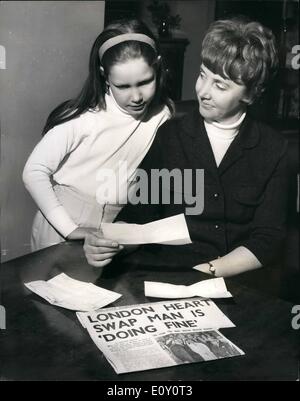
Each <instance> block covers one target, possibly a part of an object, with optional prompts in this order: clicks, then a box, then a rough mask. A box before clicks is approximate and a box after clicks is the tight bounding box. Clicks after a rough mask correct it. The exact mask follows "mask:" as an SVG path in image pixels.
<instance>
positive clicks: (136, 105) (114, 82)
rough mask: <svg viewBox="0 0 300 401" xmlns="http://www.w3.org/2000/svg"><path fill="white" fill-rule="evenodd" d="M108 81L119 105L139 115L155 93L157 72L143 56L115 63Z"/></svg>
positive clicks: (135, 115)
mask: <svg viewBox="0 0 300 401" xmlns="http://www.w3.org/2000/svg"><path fill="white" fill-rule="evenodd" d="M107 83H108V84H109V86H110V89H111V92H112V94H113V96H114V98H115V100H116V102H117V103H118V105H119V106H120V107H122V109H125V110H126V111H127V112H128V113H129V114H131V115H132V116H133V117H139V116H141V115H142V114H143V113H144V111H145V109H146V108H147V106H148V105H149V103H150V102H151V100H152V99H153V97H154V95H155V91H156V73H155V70H154V68H152V67H150V66H149V65H148V64H147V62H146V61H145V60H144V59H143V58H136V59H133V60H128V61H126V62H122V63H118V64H115V65H113V66H112V67H111V68H110V71H109V75H108V79H107Z"/></svg>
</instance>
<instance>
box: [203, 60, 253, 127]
mask: <svg viewBox="0 0 300 401" xmlns="http://www.w3.org/2000/svg"><path fill="white" fill-rule="evenodd" d="M196 93H197V97H198V101H199V105H200V106H199V111H200V114H201V115H202V117H203V118H204V119H205V120H206V121H208V122H211V121H216V122H218V123H223V124H232V123H234V122H235V121H237V120H238V119H239V117H240V116H241V114H242V113H243V112H244V111H245V109H246V105H247V103H249V99H248V97H247V89H246V87H245V86H244V85H238V84H236V83H235V82H233V81H231V80H230V79H224V78H223V77H221V76H220V75H217V74H214V73H213V72H211V71H210V70H209V69H208V68H206V67H205V65H204V64H202V65H201V67H200V75H199V78H198V80H197V82H196Z"/></svg>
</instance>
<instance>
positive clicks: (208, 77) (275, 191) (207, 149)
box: [85, 19, 287, 277]
mask: <svg viewBox="0 0 300 401" xmlns="http://www.w3.org/2000/svg"><path fill="white" fill-rule="evenodd" d="M201 58H202V62H201V67H200V74H199V78H198V80H197V82H196V92H197V97H198V101H199V109H197V110H194V111H193V112H191V113H190V114H188V115H186V116H185V117H183V118H180V119H172V120H170V121H168V122H166V123H165V124H164V125H163V126H162V127H160V129H159V132H158V134H157V136H156V138H155V141H154V142H153V144H152V146H151V149H150V151H149V152H148V154H147V155H146V157H145V159H144V160H143V162H142V165H141V166H140V167H141V169H144V170H146V172H147V173H148V174H150V172H151V170H153V169H163V168H164V169H167V170H169V171H170V170H172V169H174V168H177V169H179V170H180V171H181V172H182V173H183V172H184V171H186V170H187V169H192V171H194V172H195V171H196V169H202V170H203V171H204V209H203V212H202V213H201V214H200V213H199V214H196V215H188V213H187V212H186V210H187V206H188V205H187V204H186V203H185V201H184V200H185V199H186V197H185V196H182V199H183V200H182V202H181V203H180V204H178V202H174V201H173V202H171V203H170V204H169V205H163V204H160V205H149V204H148V205H136V206H133V205H128V206H127V207H126V208H125V209H124V210H123V211H122V212H121V214H120V215H119V216H118V220H126V221H128V222H137V223H145V222H148V221H151V220H156V219H159V218H164V217H168V216H171V215H175V214H177V213H185V215H186V222H187V225H188V229H189V232H190V236H191V239H192V241H193V244H191V245H184V246H180V247H179V246H178V247H176V249H175V247H172V249H171V250H170V248H168V247H167V246H162V247H160V249H159V250H157V249H156V252H157V253H156V256H157V257H160V258H161V260H162V261H164V264H168V263H169V262H168V258H170V263H172V262H171V257H172V259H173V260H174V259H176V260H177V261H178V263H180V264H181V265H182V264H186V265H191V266H193V265H195V264H197V269H198V270H200V271H203V272H205V273H208V274H211V275H215V276H223V277H226V276H232V275H235V274H239V273H242V272H245V271H248V270H253V269H256V268H259V267H261V266H263V265H266V264H268V263H269V262H271V261H272V260H273V258H275V257H276V256H277V254H278V251H280V247H281V244H282V240H283V239H284V236H285V209H286V185H287V172H286V148H287V144H286V141H285V140H284V139H283V138H282V137H281V136H280V135H279V134H277V133H276V132H274V131H273V130H272V129H271V128H270V127H268V126H266V125H265V124H262V123H260V122H258V121H255V120H252V119H251V118H250V116H249V115H248V111H247V109H248V106H249V105H250V104H252V103H253V102H254V101H255V100H256V99H257V98H259V96H260V95H261V94H262V93H263V92H264V90H265V88H266V86H267V84H268V83H269V81H270V80H271V78H272V77H273V76H274V74H275V72H276V69H277V66H278V59H277V53H276V50H275V39H274V36H273V34H272V32H271V31H270V30H268V29H267V28H265V27H263V26H262V25H261V24H259V23H257V22H247V21H244V20H241V19H229V20H221V21H216V22H214V23H213V24H212V25H211V27H210V28H209V30H208V32H207V34H206V36H205V38H204V40H203V45H202V53H201ZM194 181H195V180H192V184H193V185H192V192H193V193H194V194H195V193H199V188H198V190H197V188H196V185H195V182H194ZM183 188H185V186H183ZM167 191H168V192H169V193H170V194H171V195H172V194H173V195H174V196H175V194H176V193H177V192H178V191H177V189H176V188H175V187H174V185H173V187H172V186H170V188H168V189H167ZM177 195H178V194H177ZM171 198H172V197H171ZM189 206H190V205H189ZM99 241H100V242H99ZM85 252H86V256H87V258H88V261H89V263H91V264H93V265H95V266H97V264H98V263H99V261H101V260H102V258H103V255H104V253H103V252H102V249H101V240H99V239H97V237H96V236H90V237H88V238H87V240H86V246H85Z"/></svg>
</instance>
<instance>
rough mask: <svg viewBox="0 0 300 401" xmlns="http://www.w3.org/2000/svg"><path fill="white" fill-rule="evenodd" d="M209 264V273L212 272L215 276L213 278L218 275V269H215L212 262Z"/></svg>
mask: <svg viewBox="0 0 300 401" xmlns="http://www.w3.org/2000/svg"><path fill="white" fill-rule="evenodd" d="M207 263H208V264H209V269H208V270H209V271H210V272H211V274H212V275H213V276H215V275H216V268H215V266H214V265H213V264H212V263H211V262H207Z"/></svg>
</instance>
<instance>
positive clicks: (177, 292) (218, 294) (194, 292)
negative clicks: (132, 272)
mask: <svg viewBox="0 0 300 401" xmlns="http://www.w3.org/2000/svg"><path fill="white" fill-rule="evenodd" d="M145 296H146V297H154V298H188V297H195V296H199V297H204V298H230V297H232V295H231V293H230V292H229V291H227V288H226V284H225V282H224V279H223V278H222V277H218V278H212V279H209V280H203V281H199V282H198V283H195V284H192V285H174V284H168V283H160V282H155V281H145Z"/></svg>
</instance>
